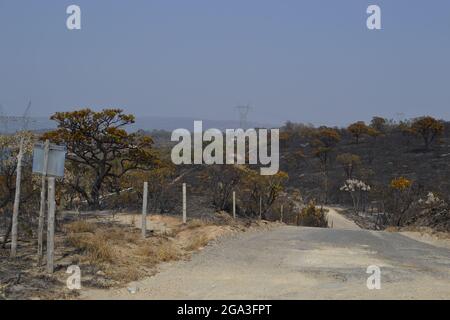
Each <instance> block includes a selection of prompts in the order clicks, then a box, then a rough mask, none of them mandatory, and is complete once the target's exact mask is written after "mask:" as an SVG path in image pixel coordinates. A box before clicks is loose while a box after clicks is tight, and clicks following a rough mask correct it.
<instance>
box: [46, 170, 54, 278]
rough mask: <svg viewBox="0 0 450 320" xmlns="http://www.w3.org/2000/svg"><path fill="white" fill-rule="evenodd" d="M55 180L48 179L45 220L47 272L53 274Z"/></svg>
mask: <svg viewBox="0 0 450 320" xmlns="http://www.w3.org/2000/svg"><path fill="white" fill-rule="evenodd" d="M55 210H56V202H55V178H53V177H51V178H48V218H47V272H48V273H53V269H54V267H53V259H54V248H55V243H54V241H55Z"/></svg>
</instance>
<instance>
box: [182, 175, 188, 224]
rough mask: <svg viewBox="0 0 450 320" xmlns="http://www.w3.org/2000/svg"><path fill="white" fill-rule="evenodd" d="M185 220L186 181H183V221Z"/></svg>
mask: <svg viewBox="0 0 450 320" xmlns="http://www.w3.org/2000/svg"><path fill="white" fill-rule="evenodd" d="M186 222H187V215H186V183H183V223H186Z"/></svg>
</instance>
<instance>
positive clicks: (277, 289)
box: [82, 226, 450, 299]
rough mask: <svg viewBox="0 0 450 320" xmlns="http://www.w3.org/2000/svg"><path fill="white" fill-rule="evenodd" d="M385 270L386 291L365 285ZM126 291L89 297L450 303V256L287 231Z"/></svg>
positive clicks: (375, 237)
mask: <svg viewBox="0 0 450 320" xmlns="http://www.w3.org/2000/svg"><path fill="white" fill-rule="evenodd" d="M370 265H377V266H379V267H380V268H381V289H380V290H376V289H375V290H369V289H368V288H367V286H366V281H367V277H368V276H369V274H367V273H366V270H367V267H368V266H370ZM129 287H132V288H137V292H136V293H130V290H128V289H127V288H123V289H116V290H84V291H83V294H82V298H84V299H360V298H361V299H372V298H373V299H394V298H396V299H397V298H399V299H413V298H414V299H417V298H423V299H428V298H436V299H450V250H449V249H446V248H438V247H435V246H432V245H429V244H426V243H422V242H418V241H415V240H413V239H411V238H408V237H405V236H402V235H400V234H397V233H386V232H374V231H367V230H344V229H317V228H302V227H292V226H284V227H280V228H276V229H274V230H271V231H266V232H256V233H243V234H239V235H237V236H235V237H233V238H228V239H224V240H222V241H221V242H219V243H216V244H213V245H211V246H208V247H206V248H205V249H204V250H203V251H201V252H199V253H197V254H195V255H194V256H193V257H192V259H191V260H190V261H183V262H175V263H173V264H167V265H164V266H162V267H161V272H160V273H158V274H157V275H156V276H154V277H151V278H147V279H144V280H142V281H139V282H137V283H133V284H130V285H129Z"/></svg>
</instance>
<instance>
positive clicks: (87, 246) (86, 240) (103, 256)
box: [67, 233, 115, 265]
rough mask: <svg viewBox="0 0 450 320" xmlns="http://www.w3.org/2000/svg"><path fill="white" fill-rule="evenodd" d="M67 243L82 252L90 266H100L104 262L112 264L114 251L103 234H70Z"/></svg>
mask: <svg viewBox="0 0 450 320" xmlns="http://www.w3.org/2000/svg"><path fill="white" fill-rule="evenodd" d="M67 242H68V243H69V245H71V246H73V247H75V248H77V249H78V250H81V251H82V252H84V253H85V254H86V258H87V260H88V262H89V263H90V264H93V265H100V264H102V263H104V262H113V260H114V258H115V254H114V249H113V248H112V247H111V246H110V244H109V243H108V239H107V238H105V237H104V235H103V234H91V233H81V234H70V235H69V236H68V237H67Z"/></svg>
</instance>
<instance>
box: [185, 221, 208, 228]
mask: <svg viewBox="0 0 450 320" xmlns="http://www.w3.org/2000/svg"><path fill="white" fill-rule="evenodd" d="M205 225H206V223H205V222H204V221H202V220H200V219H193V220H190V221H189V222H188V224H187V228H188V229H195V228H200V227H203V226H205Z"/></svg>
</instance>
